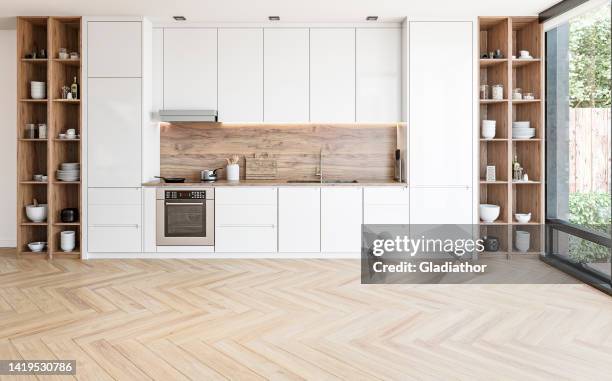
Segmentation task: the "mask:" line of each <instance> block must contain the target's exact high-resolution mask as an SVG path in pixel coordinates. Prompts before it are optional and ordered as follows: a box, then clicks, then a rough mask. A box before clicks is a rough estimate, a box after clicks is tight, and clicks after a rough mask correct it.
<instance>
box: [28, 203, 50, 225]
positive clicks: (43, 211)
mask: <svg viewBox="0 0 612 381" xmlns="http://www.w3.org/2000/svg"><path fill="white" fill-rule="evenodd" d="M26 216H27V217H28V218H29V219H30V221H32V222H43V221H45V220H46V219H47V204H38V205H26Z"/></svg>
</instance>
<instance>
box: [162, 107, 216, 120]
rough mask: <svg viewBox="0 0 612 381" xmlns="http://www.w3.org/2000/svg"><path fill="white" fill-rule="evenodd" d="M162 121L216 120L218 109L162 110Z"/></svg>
mask: <svg viewBox="0 0 612 381" xmlns="http://www.w3.org/2000/svg"><path fill="white" fill-rule="evenodd" d="M159 119H160V120H161V121H162V122H216V121H217V110H160V111H159Z"/></svg>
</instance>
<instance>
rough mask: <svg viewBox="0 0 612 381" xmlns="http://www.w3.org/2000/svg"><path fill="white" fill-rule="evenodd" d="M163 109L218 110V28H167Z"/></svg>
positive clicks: (164, 55) (164, 56)
mask: <svg viewBox="0 0 612 381" xmlns="http://www.w3.org/2000/svg"><path fill="white" fill-rule="evenodd" d="M163 34H164V35H163V41H164V44H163V59H164V61H163V73H164V76H163V94H164V95H163V108H165V109H179V110H180V109H208V110H216V109H217V29H202V28H198V29H196V28H194V29H191V28H189V29H170V28H167V29H164V31H163Z"/></svg>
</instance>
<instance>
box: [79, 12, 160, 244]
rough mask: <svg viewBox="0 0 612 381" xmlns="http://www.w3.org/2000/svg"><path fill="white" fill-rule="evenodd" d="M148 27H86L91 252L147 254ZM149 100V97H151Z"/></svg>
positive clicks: (112, 24)
mask: <svg viewBox="0 0 612 381" xmlns="http://www.w3.org/2000/svg"><path fill="white" fill-rule="evenodd" d="M143 23H144V21H126V20H120V21H113V20H102V21H98V20H88V21H87V30H86V34H87V55H86V58H85V59H86V70H87V77H86V84H85V86H84V89H85V92H84V99H85V100H86V110H87V111H86V120H85V121H84V123H83V125H84V126H85V131H84V136H86V137H87V146H86V152H87V168H86V171H84V172H85V175H86V183H87V187H88V188H87V213H86V216H87V235H86V240H87V251H88V252H92V253H95V252H104V253H118V252H119V253H126V252H141V251H142V196H141V194H142V189H141V182H142V152H143V151H142V131H143V130H142V124H143V115H144V113H143V104H146V102H144V101H143V91H144V90H143V89H146V88H147V87H144V86H143V81H144V73H145V72H146V71H147V70H148V69H147V70H145V69H144V68H145V67H147V66H146V65H143V55H144V54H143V51H144V46H145V43H144V42H143V41H151V39H150V37H151V36H150V35H149V34H147V35H146V36H145V35H144V28H143ZM149 95H150V94H149Z"/></svg>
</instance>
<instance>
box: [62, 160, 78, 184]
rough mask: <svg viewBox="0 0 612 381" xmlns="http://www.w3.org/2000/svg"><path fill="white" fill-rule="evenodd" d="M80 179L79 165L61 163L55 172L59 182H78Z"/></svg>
mask: <svg viewBox="0 0 612 381" xmlns="http://www.w3.org/2000/svg"><path fill="white" fill-rule="evenodd" d="M80 177H81V165H80V164H79V163H62V164H61V165H60V169H59V170H58V171H57V179H58V180H59V181H78V180H79V178H80Z"/></svg>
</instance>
